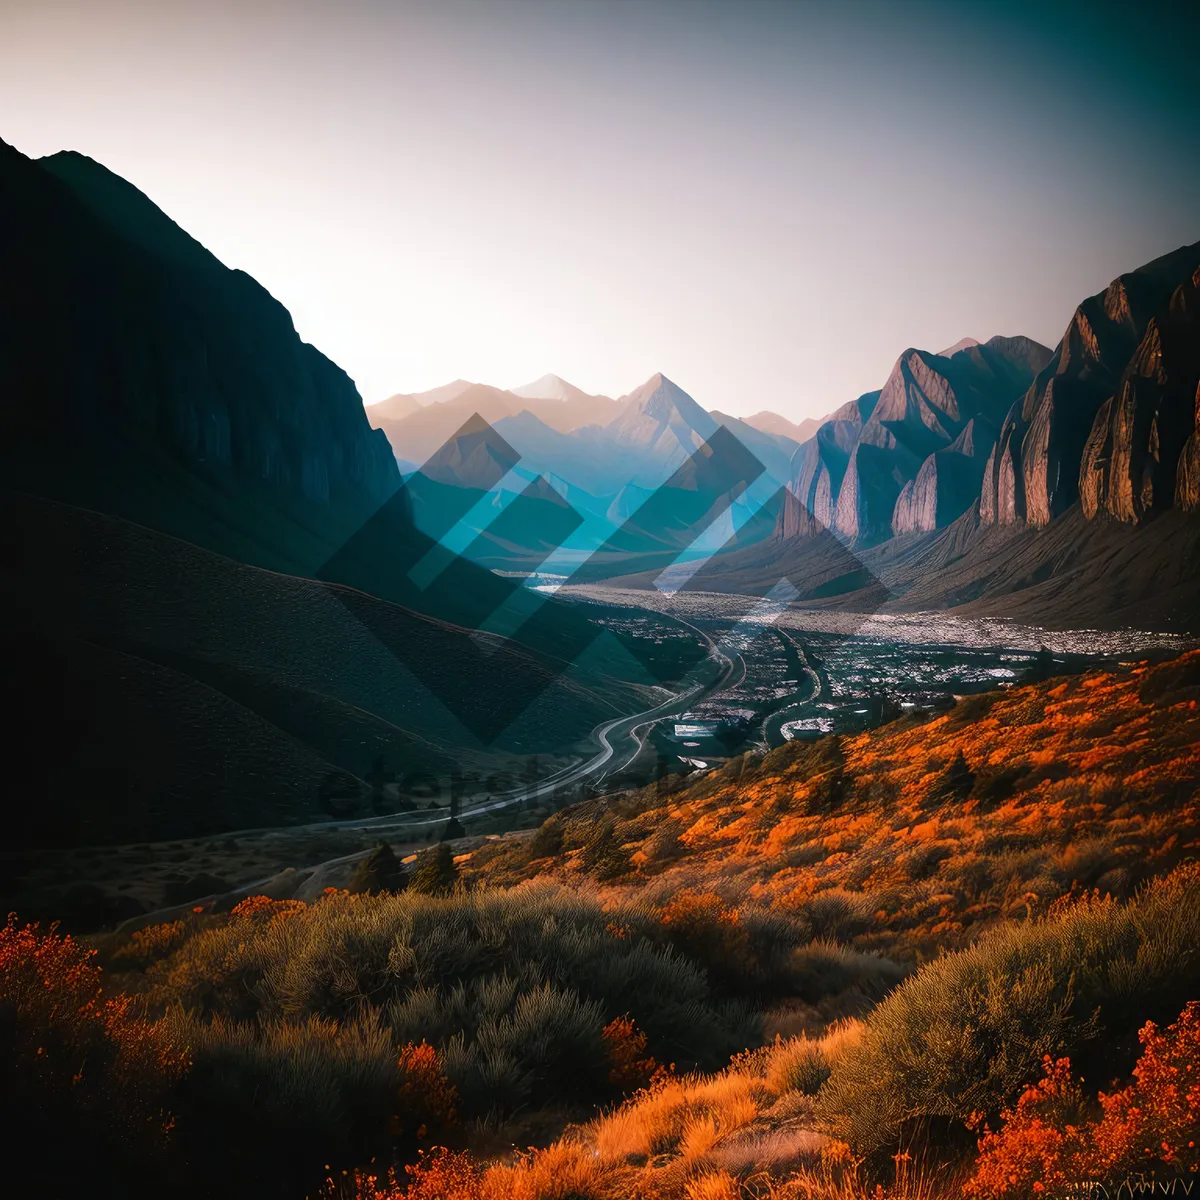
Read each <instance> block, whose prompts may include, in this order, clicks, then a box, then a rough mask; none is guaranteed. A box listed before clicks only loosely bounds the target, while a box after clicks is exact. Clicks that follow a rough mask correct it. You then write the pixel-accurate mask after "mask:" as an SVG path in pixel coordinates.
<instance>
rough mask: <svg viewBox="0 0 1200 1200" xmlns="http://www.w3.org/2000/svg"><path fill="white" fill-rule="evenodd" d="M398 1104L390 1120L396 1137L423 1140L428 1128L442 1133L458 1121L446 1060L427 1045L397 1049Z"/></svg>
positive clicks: (406, 1046) (456, 1094)
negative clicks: (432, 1127) (404, 1136)
mask: <svg viewBox="0 0 1200 1200" xmlns="http://www.w3.org/2000/svg"><path fill="white" fill-rule="evenodd" d="M400 1072H401V1074H402V1075H403V1077H404V1082H403V1083H402V1084H401V1085H400V1097H399V1104H398V1107H397V1111H396V1114H395V1116H394V1117H393V1118H392V1132H393V1133H394V1134H395V1135H396V1136H401V1135H403V1134H414V1135H415V1136H416V1137H417V1138H418V1139H421V1138H424V1137H425V1136H426V1134H427V1133H428V1131H429V1127H430V1126H431V1125H433V1126H436V1127H437V1128H439V1129H445V1128H448V1127H449V1126H451V1125H453V1124H454V1122H455V1121H456V1120H457V1117H458V1112H457V1105H458V1093H457V1092H456V1091H455V1088H454V1084H452V1083H451V1082H450V1080H449V1079H447V1078H446V1072H445V1060H444V1058H443V1056H442V1055H441V1053H440V1052H439V1051H438V1050H436V1049H435V1048H434V1047H433V1046H431V1045H429V1044H428V1042H422V1043H421V1044H420V1045H419V1046H418V1045H414V1043H412V1042H407V1043H406V1044H405V1045H403V1046H401V1047H400Z"/></svg>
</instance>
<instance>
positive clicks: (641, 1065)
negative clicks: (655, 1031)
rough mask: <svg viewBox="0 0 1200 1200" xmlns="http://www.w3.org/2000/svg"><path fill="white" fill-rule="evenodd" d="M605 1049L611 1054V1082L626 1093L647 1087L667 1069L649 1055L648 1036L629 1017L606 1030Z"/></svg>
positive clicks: (609, 1057) (621, 1019)
mask: <svg viewBox="0 0 1200 1200" xmlns="http://www.w3.org/2000/svg"><path fill="white" fill-rule="evenodd" d="M602 1036H603V1037H604V1049H605V1053H606V1054H607V1055H608V1062H609V1072H608V1081H609V1083H611V1084H612V1085H613V1086H614V1087H617V1088H620V1089H621V1091H623V1092H631V1091H634V1090H636V1089H637V1088H642V1087H648V1086H649V1085H650V1084H651V1083H653V1082H654V1081H655V1079H657V1078H658V1077H659V1076H661V1075H662V1074H663V1073H664V1071H665V1068H663V1067H661V1066H659V1064H658V1063H657V1062H655V1060H654V1057H653V1055H650V1054H647V1053H646V1035H645V1034H644V1033H643V1032H642V1031H641V1030H640V1029H638V1027H637V1026H636V1025H634V1023H633V1021H632V1020H631V1019H630V1018H629V1017H617V1018H616V1019H615V1020H612V1021H609V1023H608V1024H607V1025H605V1027H604V1032H603V1035H602Z"/></svg>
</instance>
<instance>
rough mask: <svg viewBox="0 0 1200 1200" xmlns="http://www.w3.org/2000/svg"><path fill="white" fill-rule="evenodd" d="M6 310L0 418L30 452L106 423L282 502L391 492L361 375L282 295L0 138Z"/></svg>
mask: <svg viewBox="0 0 1200 1200" xmlns="http://www.w3.org/2000/svg"><path fill="white" fill-rule="evenodd" d="M0 317H2V320H0V415H2V417H3V419H4V421H5V422H6V424H7V425H8V426H9V427H10V431H12V430H14V429H16V430H19V431H20V434H21V438H20V441H21V444H22V445H24V446H29V447H33V446H38V447H41V448H42V449H43V450H45V448H46V447H53V445H54V443H55V440H56V439H61V440H63V441H66V440H68V439H70V438H74V439H75V440H76V441H77V442H79V443H80V444H87V443H89V442H95V441H96V439H97V438H98V436H99V435H100V434H103V436H104V437H105V438H107V439H110V440H109V442H107V443H106V445H111V443H112V439H115V440H116V444H118V445H119V446H123V447H126V448H127V449H128V453H129V454H130V456H132V457H136V456H137V455H138V454H141V453H143V452H146V453H152V454H158V453H165V454H166V455H168V456H169V457H170V458H171V459H172V460H174V461H175V462H176V463H178V464H181V465H182V466H183V467H184V468H185V469H188V470H196V471H199V472H201V473H202V474H204V475H205V477H206V478H210V477H214V476H215V477H217V478H220V477H222V476H224V477H226V478H228V479H230V480H231V481H232V482H234V483H236V482H237V481H238V480H244V481H252V482H253V483H255V484H256V485H264V486H265V487H266V489H267V492H268V493H275V494H277V495H278V496H279V497H280V500H281V502H282V503H284V504H286V503H287V502H288V501H289V498H297V499H299V500H301V501H303V502H304V503H305V504H307V505H309V506H311V505H317V506H323V505H330V504H333V505H338V504H365V505H371V504H376V503H377V502H378V501H380V500H381V499H383V498H386V497H387V496H388V495H389V494H390V493H391V492H393V491H394V490H395V488H396V486H397V485H398V482H399V477H398V472H397V469H396V465H395V462H394V460H393V458H392V454H391V451H390V448H389V447H388V444H387V440H386V438H385V437H384V435H383V434H382V433H379V432H377V431H374V430H372V429H371V428H370V425H369V423H368V421H367V418H366V415H365V414H364V412H363V407H362V401H361V399H360V398H359V395H358V392H357V391H356V389H355V387H354V384H353V382H352V381H351V380H350V379H349V378H348V377H347V375H346V374H345V372H343V371H342V370H341V369H340V368H339V367H337V366H336V365H335V364H334V363H332V362H330V361H329V360H328V359H327V358H325V357H324V355H322V354H321V353H320V352H319V351H318V350H316V349H314V348H313V347H312V346H310V345H307V344H306V343H304V342H302V341H301V340H300V338H299V336H298V335H297V334H296V331H295V328H294V327H293V325H292V321H291V317H290V316H289V315H288V313H287V311H286V310H285V309H284V308H283V306H282V305H281V304H279V303H278V302H277V301H276V300H275V299H274V298H273V297H271V296H270V295H269V294H268V293H267V292H266V291H265V290H264V289H263V288H262V287H261V286H259V284H257V283H256V282H255V281H254V280H253V279H251V278H250V277H249V276H248V275H246V274H244V273H243V272H241V271H234V270H229V269H228V268H226V267H225V266H224V265H223V264H222V263H220V262H219V261H218V260H217V259H216V258H215V257H213V256H212V255H211V254H209V253H208V251H207V250H205V249H204V247H202V246H201V245H200V244H199V243H198V242H196V241H195V240H193V239H192V238H191V237H189V236H188V235H187V234H186V233H185V232H184V231H183V230H181V229H180V228H179V227H178V226H177V225H175V224H174V222H172V221H171V220H170V218H169V217H167V216H166V215H165V214H164V213H163V212H162V211H161V210H160V209H158V208H157V207H156V206H155V205H154V204H153V203H151V201H150V200H148V199H147V198H146V197H145V196H144V195H142V193H140V192H139V191H138V190H137V189H136V188H134V187H132V186H131V185H130V184H128V183H126V182H125V181H124V180H123V179H120V178H119V177H117V176H116V175H113V174H112V173H111V172H109V171H107V170H106V169H105V168H104V167H102V166H100V165H99V164H98V163H95V162H93V161H92V160H91V159H89V158H86V157H84V156H82V155H79V154H73V153H68V154H57V155H53V156H51V157H50V158H48V159H42V160H40V161H38V162H34V161H31V160H30V159H28V158H26V157H25V156H23V155H22V154H20V153H18V152H17V151H16V150H14V149H13V148H12V147H10V146H8V145H6V144H4V143H3V142H0ZM12 440H13V441H14V442H15V440H16V439H15V438H14V439H12ZM97 444H98V443H97ZM115 453H120V454H122V455H124V454H125V451H123V450H122V451H115ZM123 466H124V468H125V469H126V470H127V471H128V470H130V469H131V468H130V464H129V463H124V464H123Z"/></svg>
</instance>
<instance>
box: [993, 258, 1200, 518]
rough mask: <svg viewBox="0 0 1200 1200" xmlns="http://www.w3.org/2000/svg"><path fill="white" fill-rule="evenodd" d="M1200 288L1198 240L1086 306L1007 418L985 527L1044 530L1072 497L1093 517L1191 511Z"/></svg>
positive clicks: (1199, 364) (1194, 498)
mask: <svg viewBox="0 0 1200 1200" xmlns="http://www.w3.org/2000/svg"><path fill="white" fill-rule="evenodd" d="M1198 283H1200V243H1196V244H1194V245H1191V246H1183V247H1181V248H1180V249H1178V250H1175V251H1173V252H1172V253H1171V254H1166V255H1163V256H1162V257H1161V258H1157V259H1155V260H1154V261H1153V262H1151V263H1147V264H1146V265H1145V266H1144V267H1140V268H1138V269H1137V270H1136V271H1130V272H1128V273H1127V274H1125V275H1121V276H1119V277H1118V278H1116V279H1114V280H1113V281H1112V283H1110V284H1109V285H1108V287H1107V288H1106V289H1105V290H1104V291H1103V292H1101V293H1099V294H1098V295H1095V296H1091V297H1089V298H1088V299H1087V300H1085V301H1084V302H1083V303H1082V304H1080V306H1079V307H1078V308H1077V309H1076V310H1075V313H1074V315H1073V316H1072V318H1071V323H1070V324H1069V325H1068V326H1067V330H1066V332H1065V333H1064V334H1063V338H1062V341H1061V342H1060V343H1059V345H1058V348H1057V349H1056V350H1055V352H1054V357H1053V358H1052V359H1051V361H1050V362H1049V363H1048V364H1047V365H1046V366H1045V368H1044V369H1043V370H1042V371H1041V372H1040V373H1039V375H1038V377H1037V379H1036V380H1035V381H1034V382H1033V385H1032V386H1031V387H1030V388H1029V390H1028V392H1026V393H1025V395H1024V396H1023V397H1022V398H1021V400H1020V401H1019V402H1017V403H1015V404H1014V405H1013V406H1012V409H1011V410H1010V411H1009V413H1008V415H1007V416H1006V417H1005V419H1004V424H1003V426H1002V428H1001V431H1000V437H999V439H998V441H997V443H996V447H995V450H994V451H993V453H992V455H991V457H990V458H989V460H988V464H987V469H986V472H985V474H984V479H983V487H982V491H981V495H980V501H979V518H980V521H981V522H982V523H983V524H985V525H992V524H999V525H1021V524H1027V525H1030V526H1032V527H1034V528H1041V527H1044V526H1046V525H1048V524H1049V523H1050V522H1051V521H1052V520H1053V519H1054V518H1056V517H1058V516H1060V515H1061V514H1063V513H1064V512H1066V511H1067V510H1068V509H1069V508H1070V507H1071V505H1072V504H1074V503H1075V502H1076V501H1077V500H1078V501H1080V502H1081V503H1082V506H1083V510H1084V513H1085V514H1086V515H1087V516H1088V517H1089V518H1093V517H1095V516H1097V515H1098V514H1100V513H1104V514H1107V515H1110V516H1113V517H1116V518H1117V519H1118V520H1121V521H1127V522H1131V523H1134V524H1137V523H1139V522H1141V521H1142V520H1144V519H1145V518H1147V517H1148V516H1151V515H1153V514H1154V513H1155V512H1161V511H1162V510H1163V509H1166V508H1170V507H1172V506H1173V505H1175V504H1178V506H1179V507H1180V508H1183V509H1191V508H1194V507H1196V504H1197V499H1198V497H1197V496H1196V494H1195V484H1194V479H1195V474H1194V470H1191V469H1190V468H1192V467H1194V463H1195V456H1196V445H1197V439H1196V436H1195V435H1196V408H1195V396H1196V390H1197V382H1198V379H1200V340H1198V338H1197V325H1196V308H1197V285H1198ZM1185 446H1186V447H1187V450H1186V452H1185ZM1181 462H1182V464H1183V471H1182V472H1181V473H1180V476H1179V479H1180V488H1179V489H1178V491H1177V489H1176V474H1177V472H1176V468H1177V466H1179V464H1180V463H1181Z"/></svg>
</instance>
